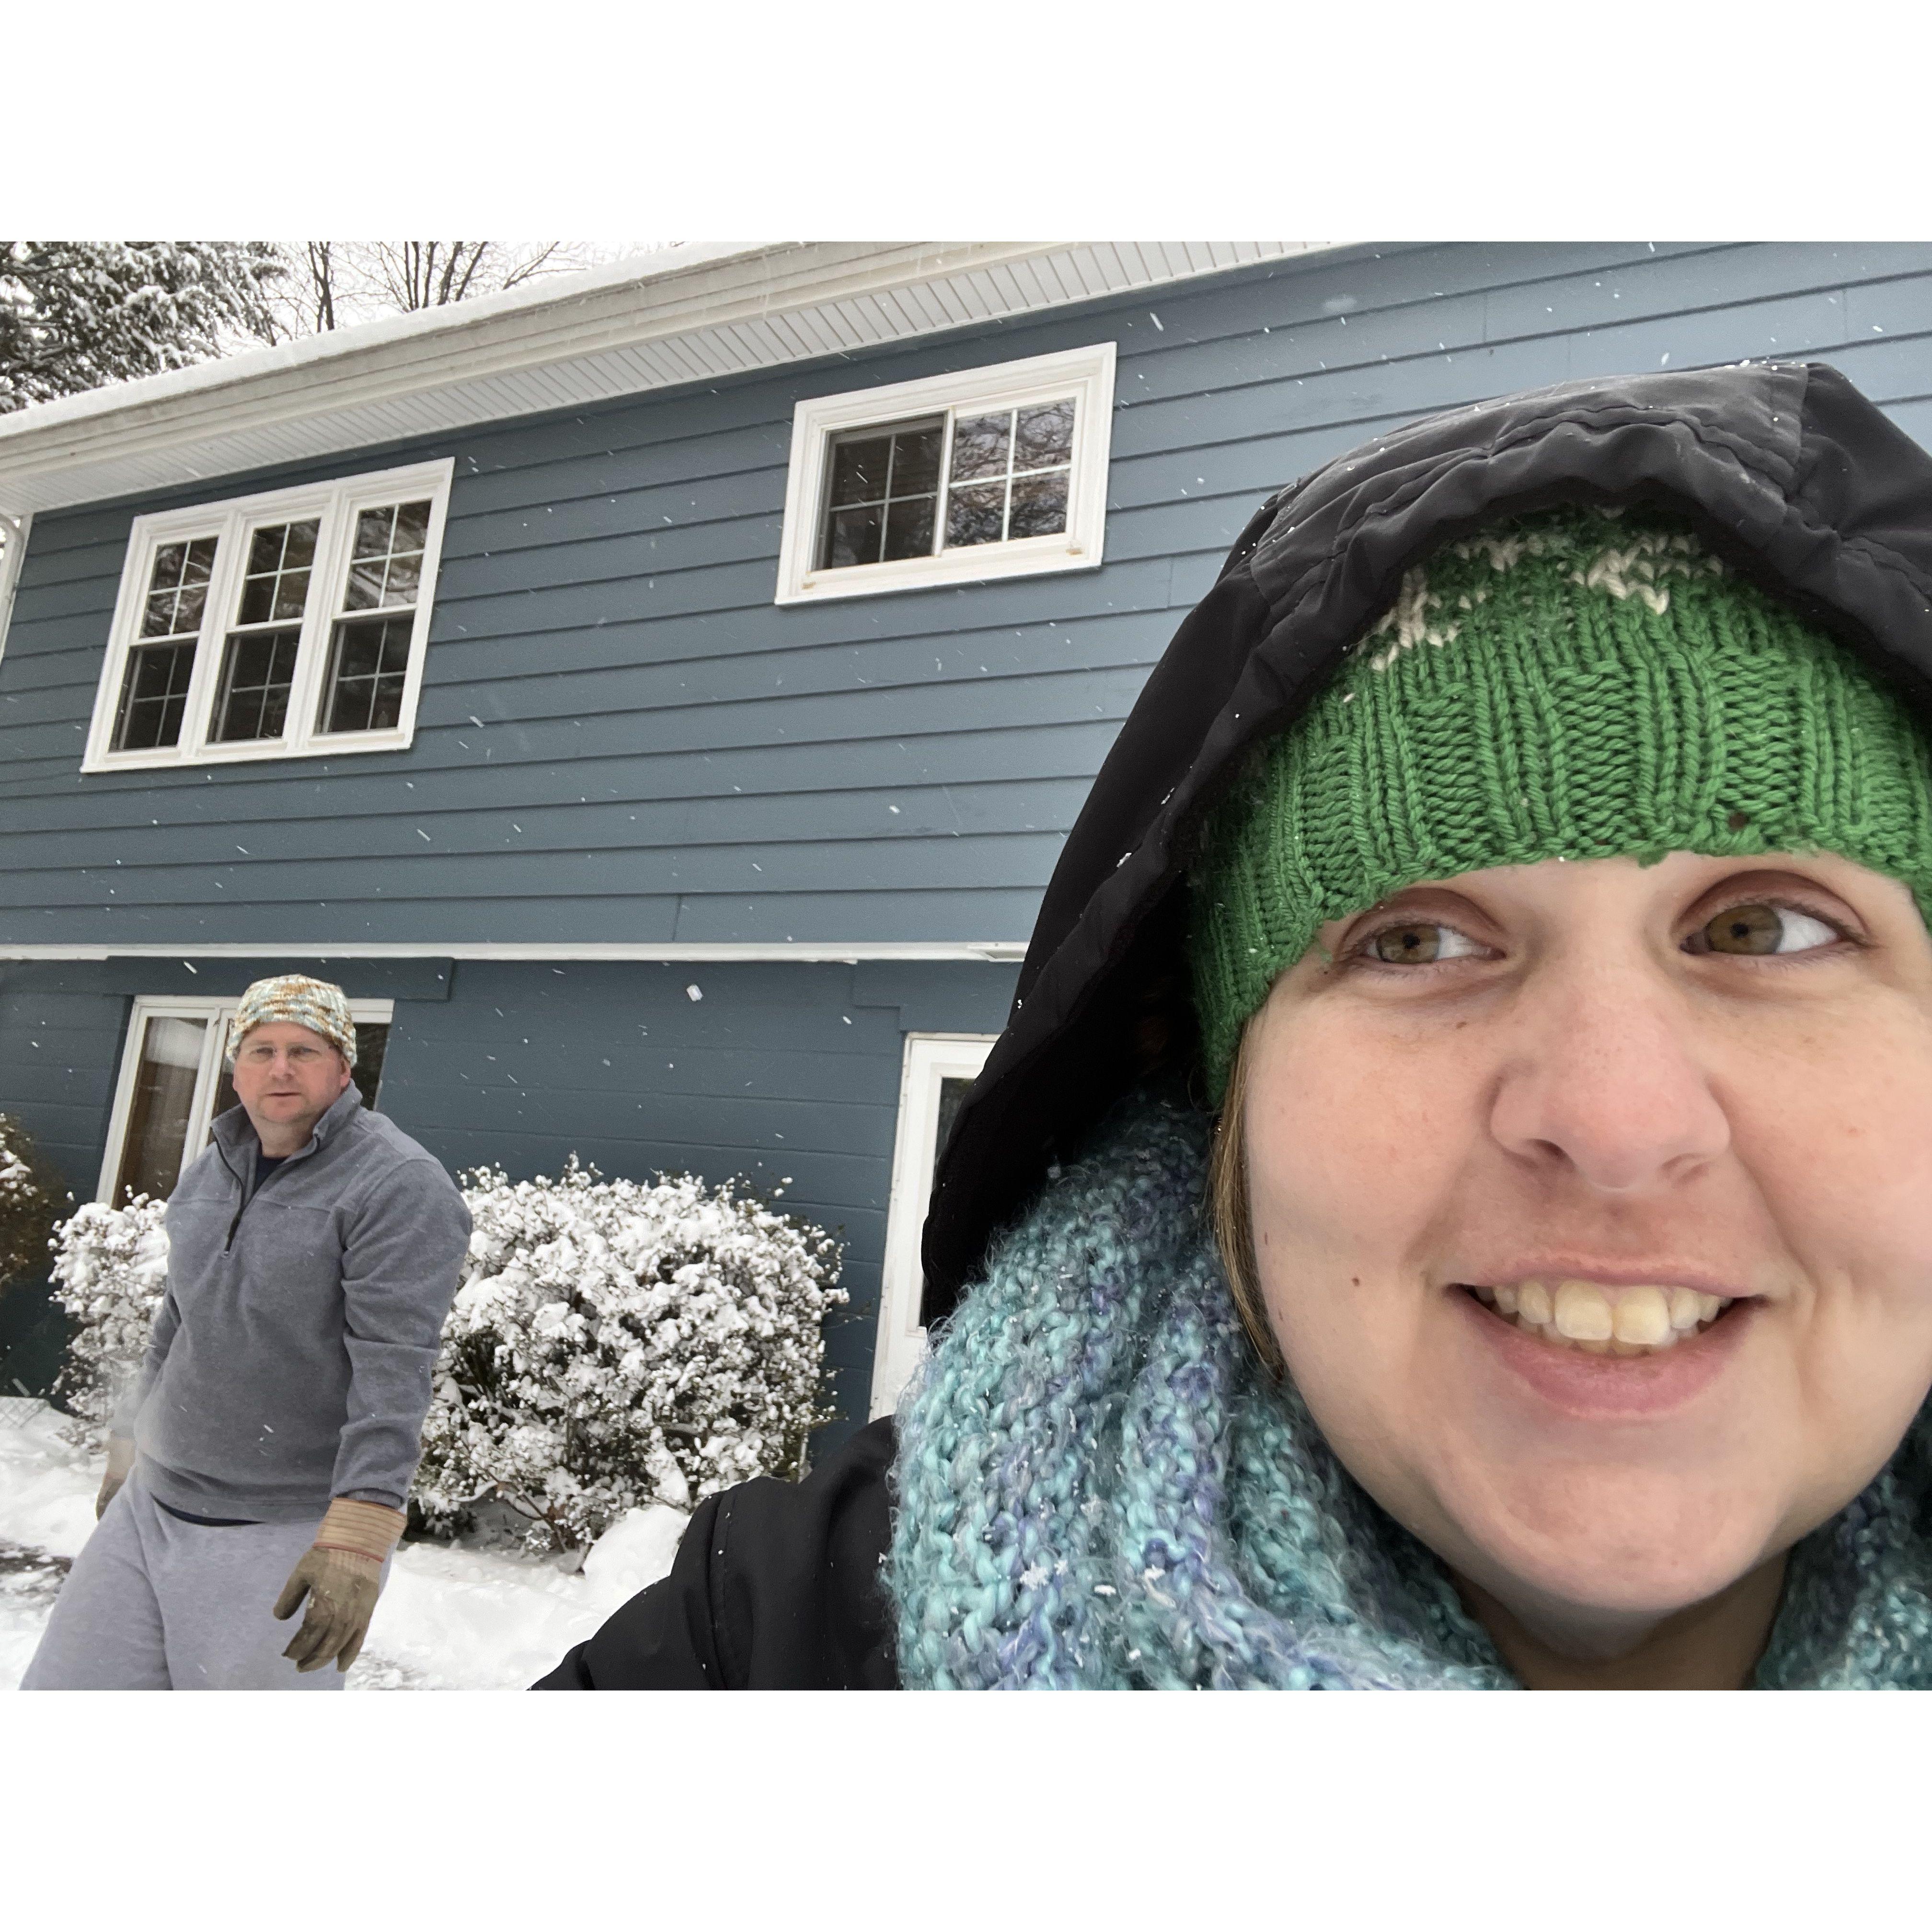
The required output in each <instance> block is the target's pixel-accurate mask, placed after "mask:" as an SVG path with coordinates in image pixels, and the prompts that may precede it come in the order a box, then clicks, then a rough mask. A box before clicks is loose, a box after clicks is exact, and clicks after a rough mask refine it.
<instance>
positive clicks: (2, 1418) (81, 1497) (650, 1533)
mask: <svg viewBox="0 0 1932 1932" xmlns="http://www.w3.org/2000/svg"><path fill="white" fill-rule="evenodd" d="M61 1421H62V1418H61V1417H60V1416H59V1415H57V1414H56V1413H55V1412H54V1411H53V1410H52V1409H50V1408H49V1407H48V1406H47V1405H46V1403H42V1402H34V1401H30V1400H24V1399H20V1398H13V1397H9V1398H7V1399H6V1400H4V1401H0V1691H13V1690H17V1689H18V1688H20V1679H21V1677H22V1676H23V1674H24V1673H25V1672H26V1668H27V1663H28V1659H29V1658H31V1656H32V1655H33V1654H34V1646H35V1645H36V1644H37V1643H39V1642H40V1632H41V1631H42V1630H43V1629H44V1628H46V1621H47V1618H48V1616H49V1614H50V1613H51V1612H52V1609H53V1603H54V1598H55V1595H57V1594H58V1591H59V1589H60V1584H61V1580H62V1578H63V1577H65V1574H66V1572H67V1568H68V1565H69V1564H70V1563H71V1562H72V1561H73V1559H74V1556H75V1555H76V1553H77V1552H78V1551H79V1550H80V1546H81V1545H82V1544H83V1543H84V1542H86V1540H87V1535H88V1532H89V1531H90V1530H92V1529H93V1527H94V1496H95V1491H96V1490H98V1489H99V1488H100V1487H101V1472H102V1470H103V1469H104V1467H105V1459H104V1457H100V1456H91V1455H89V1454H87V1453H86V1451H83V1450H80V1449H76V1448H73V1447H72V1446H71V1445H69V1444H68V1443H66V1442H62V1440H61V1439H60V1436H59V1435H58V1433H57V1430H58V1425H59V1424H60V1422H61ZM687 1520H688V1519H687V1518H686V1517H685V1515H684V1514H683V1513H682V1511H678V1510H673V1509H670V1508H665V1507H664V1506H663V1505H658V1506H656V1507H655V1508H651V1509H643V1510H632V1511H631V1512H630V1514H628V1516H626V1517H623V1518H622V1520H620V1521H619V1522H618V1523H615V1524H613V1526H612V1527H611V1528H610V1529H609V1530H608V1531H607V1532H605V1534H604V1536H603V1538H601V1540H600V1541H598V1543H597V1544H596V1545H595V1547H594V1548H592V1550H591V1551H590V1553H589V1555H588V1556H586V1558H585V1559H584V1562H583V1571H582V1572H581V1574H577V1575H570V1574H566V1573H565V1571H563V1570H562V1569H561V1568H559V1567H558V1566H557V1565H556V1564H554V1563H550V1562H538V1561H534V1560H532V1559H529V1558H525V1557H518V1556H508V1555H505V1554H504V1553H501V1552H499V1551H497V1550H483V1549H468V1548H464V1547H462V1546H460V1545H455V1546H452V1545H448V1544H434V1543H411V1544H404V1546H403V1547H401V1549H400V1550H398V1551H397V1552H396V1557H395V1563H394V1564H393V1565H392V1567H391V1569H390V1572H389V1587H388V1588H387V1589H385V1590H384V1592H383V1597H382V1601H380V1603H379V1604H377V1607H376V1615H375V1617H374V1619H373V1621H372V1622H371V1624H370V1626H369V1637H368V1643H366V1644H365V1646H364V1647H363V1651H362V1655H361V1656H360V1657H359V1658H357V1659H356V1663H355V1664H354V1666H353V1667H352V1668H351V1670H350V1673H349V1683H348V1687H347V1688H349V1689H350V1690H351V1691H520V1690H523V1688H526V1686H527V1685H529V1684H531V1683H532V1682H535V1679H538V1678H539V1677H541V1676H543V1675H544V1673H545V1672H546V1671H547V1670H550V1669H551V1667H553V1665H555V1664H556V1662H557V1661H558V1659H559V1658H561V1657H562V1655H563V1653H564V1652H565V1651H566V1650H568V1649H569V1648H570V1646H571V1645H572V1644H574V1643H581V1642H582V1641H583V1640H584V1638H586V1637H588V1636H589V1635H590V1634H591V1633H592V1631H595V1629H596V1628H597V1627H598V1625H599V1624H601V1622H603V1621H604V1619H605V1618H606V1617H607V1616H609V1615H610V1613H611V1612H612V1611H613V1610H616V1608H617V1607H618V1606H619V1604H622V1602H623V1601H625V1598H628V1597H631V1596H634V1595H636V1594H637V1592H638V1591H640V1590H641V1589H643V1588H644V1587H645V1586H646V1584H649V1583H655V1582H656V1581H657V1580H658V1578H659V1577H661V1576H663V1575H664V1574H665V1573H666V1572H667V1571H669V1569H670V1563H671V1556H672V1553H673V1551H674V1550H676V1547H677V1539H678V1538H679V1535H681V1534H682V1532H683V1529H684V1526H685V1522H686V1521H687ZM290 1628H293V1623H291V1625H290Z"/></svg>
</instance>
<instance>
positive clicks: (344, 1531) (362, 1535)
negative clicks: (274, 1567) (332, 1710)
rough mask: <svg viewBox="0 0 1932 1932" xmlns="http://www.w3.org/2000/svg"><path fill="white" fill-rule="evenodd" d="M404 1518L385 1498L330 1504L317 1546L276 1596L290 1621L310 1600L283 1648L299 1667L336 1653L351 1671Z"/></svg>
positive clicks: (316, 1665)
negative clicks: (300, 1626) (306, 1610)
mask: <svg viewBox="0 0 1932 1932" xmlns="http://www.w3.org/2000/svg"><path fill="white" fill-rule="evenodd" d="M404 1520H405V1519H404V1515H403V1512H402V1511H401V1510H394V1509H388V1508H384V1506H383V1505H382V1504H380V1503H359V1502H350V1500H349V1499H347V1497H344V1496H338V1497H337V1498H336V1499H335V1502H332V1503H331V1504H330V1505H329V1514H327V1515H326V1517H323V1520H322V1527H321V1529H319V1530H317V1532H316V1537H315V1542H314V1546H313V1547H311V1549H310V1550H308V1553H307V1554H306V1555H305V1556H303V1558H302V1561H301V1562H299V1563H298V1564H297V1565H296V1567H295V1568H294V1569H293V1570H292V1571H290V1573H289V1580H288V1582H287V1583H286V1584H284V1586H283V1588H282V1594H281V1596H279V1597H278V1598H276V1600H275V1615H276V1616H278V1617H279V1618H281V1619H282V1620H283V1621H284V1622H287V1619H290V1617H292V1616H294V1615H295V1613H296V1608H297V1607H298V1606H299V1604H301V1602H302V1599H303V1598H305V1597H306V1598H308V1613H307V1614H306V1615H305V1616H304V1617H303V1619H302V1628H301V1629H300V1630H299V1631H296V1634H295V1635H294V1636H293V1637H291V1638H290V1640H289V1647H288V1649H286V1650H285V1651H284V1652H282V1655H284V1657H286V1658H288V1659H289V1661H290V1662H291V1663H292V1664H294V1666H295V1667H296V1669H297V1670H302V1671H309V1670H320V1669H321V1668H322V1667H323V1665H324V1664H326V1663H328V1662H329V1660H330V1658H334V1659H335V1667H336V1669H337V1670H347V1669H348V1668H349V1667H350V1665H351V1664H353V1663H354V1662H355V1661H356V1658H358V1657H359V1655H361V1654H362V1640H363V1639H364V1638H365V1637H367V1636H368V1634H369V1619H370V1618H371V1616H374V1614H375V1610H376V1599H377V1597H379V1596H380V1595H381V1594H382V1589H383V1561H384V1559H386V1557H387V1556H389V1552H390V1551H391V1550H393V1549H394V1548H395V1547H396V1542H397V1539H398V1538H400V1537H401V1535H402V1533H403V1524H404Z"/></svg>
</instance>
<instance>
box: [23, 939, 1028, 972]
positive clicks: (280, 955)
mask: <svg viewBox="0 0 1932 1932" xmlns="http://www.w3.org/2000/svg"><path fill="white" fill-rule="evenodd" d="M1026 947H1027V943H1026V941H1025V940H1023V939H987V940H960V941H922V940H909V941H899V940H868V939H860V940H847V941H842V942H833V941H818V940H801V941H796V942H795V943H794V942H793V941H781V942H774V943H772V944H769V945H766V944H760V943H758V942H757V941H746V942H745V943H744V944H733V942H731V941H715V942H705V941H696V940H692V941H685V942H682V943H680V942H678V941H664V942H661V943H660V944H655V945H651V944H643V945H636V946H633V945H631V944H627V943H625V942H621V941H619V942H614V943H611V944H604V943H601V942H595V941H592V942H586V943H583V944H571V942H569V941H560V942H559V943H556V944H529V945H524V944H519V943H518V942H517V941H513V940H512V941H496V940H492V941H455V942H453V943H452V944H447V945H439V944H435V943H434V942H433V941H432V942H428V943H424V944H417V943H416V942H414V941H407V942H401V943H392V942H387V941H356V940H349V941H344V942H343V943H342V944H332V943H330V942H329V941H309V940H272V939H263V940H248V941H230V942H225V943H223V944H220V945H190V946H157V945H151V944H146V943H145V942H144V943H142V944H139V945H131V946H38V945H34V946H29V945H10V944H7V943H6V942H5V941H0V960H16V961H28V960H35V959H49V960H88V959H497V960H504V959H507V960H523V959H528V960H549V961H553V962H556V961H571V960H574V961H577V962H589V961H593V960H616V961H622V962H637V963H638V964H640V965H657V964H670V963H679V962H689V963H703V962H712V963H714V964H724V963H728V962H730V961H733V960H772V961H784V960H789V961H792V962H795V963H797V964H799V965H814V964H826V963H835V964H838V965H847V966H851V965H857V964H858V962H859V961H860V960H862V959H900V960H961V959H964V960H972V959H980V960H985V961H987V962H991V963H994V964H1012V965H1017V964H1018V963H1019V962H1020V961H1021V960H1022V959H1025V957H1026Z"/></svg>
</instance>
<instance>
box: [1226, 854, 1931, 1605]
mask: <svg viewBox="0 0 1932 1932" xmlns="http://www.w3.org/2000/svg"><path fill="white" fill-rule="evenodd" d="M1245 1051H1246V1052H1247V1055H1248V1061H1247V1108H1246V1117H1245V1130H1246V1134H1247V1157H1248V1184H1249V1190H1250V1205H1251V1209H1252V1214H1253V1230H1254V1240H1255V1255H1256V1268H1257V1274H1258V1277H1259V1283H1260V1285H1261V1288H1262V1293H1263V1295H1264V1297H1265V1301H1266V1304H1267V1307H1268V1314H1269V1318H1270V1320H1271V1323H1272V1325H1273V1327H1274V1331H1275V1334H1276V1335H1277V1338H1278V1339H1279V1340H1280V1344H1281V1347H1282V1351H1283V1355H1285V1357H1286V1360H1287V1362H1288V1364H1289V1369H1290V1371H1291V1372H1292V1374H1293V1376H1294V1378H1295V1382H1296V1384H1297V1385H1298V1387H1299V1388H1300V1389H1301V1391H1302V1392H1303V1394H1304V1396H1305V1397H1306V1398H1307V1402H1308V1403H1309V1406H1310V1409H1311V1410H1312V1411H1313V1413H1314V1415H1315V1417H1316V1420H1317V1421H1318V1422H1319V1424H1321V1426H1322V1430H1323V1431H1324V1433H1325V1434H1326V1436H1328V1439H1329V1441H1330V1442H1331V1443H1332V1444H1333V1445H1334V1448H1335V1449H1336V1451H1337V1453H1338V1454H1340V1456H1341V1457H1342V1459H1343V1462H1344V1463H1346V1465H1347V1466H1348V1467H1349V1469H1350V1470H1351V1471H1352V1472H1353V1473H1354V1475H1355V1476H1356V1478H1357V1479H1358V1481H1361V1484H1363V1486H1364V1487H1365V1488H1366V1489H1367V1490H1368V1491H1369V1492H1370V1494H1371V1495H1373V1496H1374V1497H1375V1498H1376V1500H1377V1501H1378V1502H1380V1503H1381V1504H1382V1506H1383V1507H1384V1508H1385V1509H1387V1510H1388V1511H1389V1512H1390V1514H1391V1515H1393V1516H1394V1517H1396V1518H1397V1520H1400V1522H1402V1523H1404V1524H1406V1526H1408V1527H1409V1529H1411V1530H1412V1531H1413V1532H1415V1534H1416V1535H1418V1536H1419V1537H1420V1538H1421V1539H1422V1540H1423V1541H1424V1542H1425V1543H1427V1544H1428V1545H1429V1546H1430V1547H1431V1548H1432V1549H1433V1550H1435V1551H1436V1553H1437V1554H1438V1555H1439V1556H1442V1558H1443V1559H1445V1562H1448V1564H1449V1565H1451V1568H1453V1569H1454V1570H1455V1571H1458V1572H1459V1573H1460V1574H1462V1575H1463V1576H1465V1577H1467V1578H1469V1580H1472V1581H1473V1582H1474V1583H1477V1584H1478V1585H1479V1586H1481V1587H1482V1588H1483V1589H1486V1590H1487V1591H1489V1592H1490V1593H1491V1594H1493V1595H1494V1596H1496V1598H1499V1600H1500V1601H1502V1603H1503V1604H1505V1605H1506V1606H1507V1607H1509V1608H1510V1609H1511V1610H1512V1611H1514V1613H1516V1614H1517V1616H1520V1617H1521V1618H1522V1619H1523V1620H1524V1621H1525V1622H1526V1623H1528V1624H1529V1625H1531V1626H1532V1628H1537V1627H1539V1626H1540V1627H1541V1628H1544V1629H1546V1630H1552V1631H1555V1630H1560V1629H1561V1628H1563V1627H1564V1626H1565V1624H1566V1622H1572V1623H1574V1622H1575V1621H1576V1620H1577V1619H1582V1620H1583V1622H1584V1623H1586V1624H1587V1623H1588V1622H1589V1620H1590V1619H1593V1618H1595V1619H1600V1620H1601V1625H1602V1627H1603V1628H1604V1629H1605V1630H1607V1631H1608V1630H1612V1629H1613V1628H1616V1626H1618V1625H1619V1624H1622V1623H1624V1622H1627V1621H1628V1620H1631V1619H1635V1620H1637V1621H1639V1622H1641V1621H1642V1620H1644V1619H1653V1618H1657V1617H1661V1616H1664V1615H1667V1614H1669V1613H1672V1612H1673V1611H1676V1610H1680V1609H1683V1608H1685V1607H1688V1606H1690V1605H1692V1604H1697V1603H1701V1602H1703V1601H1704V1600H1706V1598H1709V1597H1711V1596H1712V1595H1715V1593H1716V1592H1718V1591H1720V1590H1721V1589H1724V1587H1725V1586H1727V1585H1728V1584H1730V1583H1733V1582H1735V1581H1736V1580H1738V1579H1739V1578H1740V1577H1743V1576H1745V1574H1747V1573H1748V1572H1749V1571H1752V1570H1753V1569H1754V1568H1757V1566H1758V1565H1760V1564H1761V1563H1763V1562H1764V1561H1765V1560H1766V1559H1768V1558H1769V1557H1772V1556H1775V1555H1776V1554H1777V1553H1778V1552H1780V1551H1781V1550H1784V1549H1787V1548H1788V1547H1790V1545H1791V1544H1793V1542H1795V1541H1796V1540H1797V1539H1798V1538H1799V1537H1801V1536H1802V1535H1805V1533H1806V1532H1808V1531H1809V1530H1811V1529H1814V1528H1815V1527H1817V1525H1818V1524H1820V1523H1822V1522H1823V1521H1824V1520H1826V1518H1827V1517H1830V1516H1831V1515H1832V1514H1834V1513H1835V1511H1838V1509H1839V1508H1841V1507H1842V1506H1843V1505H1844V1504H1845V1503H1846V1502H1848V1501H1849V1499H1851V1498H1852V1496H1855V1494H1856V1493H1858V1490H1860V1489H1861V1488H1862V1487H1864V1484H1866V1483H1867V1481H1869V1480H1870V1478H1871V1477H1872V1476H1873V1474H1874V1473H1875V1472H1876V1471H1877V1469H1879V1467H1880V1466H1881V1465H1882V1463H1884V1462H1885V1460H1886V1459H1887V1458H1888V1457H1889V1456H1890V1455H1891V1452H1892V1451H1893V1450H1894V1448H1896V1447H1897V1443H1898V1442H1899V1439H1900V1436H1902V1435H1903V1433H1904V1431H1905V1429H1906V1426H1907V1425H1908V1424H1909V1422H1910V1421H1911V1419H1912V1415H1913V1413H1914V1412H1915V1410H1916V1409H1917V1408H1918V1405H1919V1403H1920V1402H1921V1399H1922V1398H1923V1397H1924V1395H1925V1394H1926V1391H1927V1386H1928V1385H1932V941H1928V938H1927V933H1926V930H1925V928H1924V925H1923V924H1922V923H1921V920H1920V919H1919V916H1918V912H1917V910H1916V909H1915V907H1914V905H1913V904H1912V899H1911V897H1910V895H1909V894H1908V893H1907V892H1906V890H1905V889H1904V888H1903V886H1899V885H1897V884H1896V883H1894V882H1893V881H1891V880H1888V879H1885V878H1883V877H1880V876H1879V875H1878V874H1876V873H1873V872H1870V871H1866V870H1865V869H1864V868H1863V867H1861V866H1858V865H1853V864H1852V863H1851V862H1849V861H1848V860H1845V859H1837V858H1832V857H1823V856H1818V857H1814V856H1784V855H1778V856H1774V857H1771V858H1766V859H1751V860H1745V861H1742V862H1741V861H1739V860H1737V859H1706V858H1700V857H1697V856H1693V855H1691V854H1690V853H1673V855H1671V856H1670V857H1669V858H1668V859H1665V860H1664V862H1662V863H1661V864H1658V865H1652V866H1649V867H1647V868H1646V867H1643V866H1640V865H1638V864H1637V862H1636V861H1635V860H1634V859H1601V860H1595V861H1591V862H1567V863H1566V862H1562V861H1559V860H1554V859H1552V860H1549V861H1547V862H1544V863H1542V864H1540V865H1528V866H1515V867H1508V868H1499V869H1497V870H1494V871H1481V872H1472V873H1466V874H1462V875H1460V876H1459V877H1454V878H1451V879H1447V880H1442V881H1440V882H1438V883H1433V884H1430V885H1426V886H1416V887H1414V888H1412V889H1409V890H1408V891H1406V892H1401V893H1400V894H1398V895H1395V896H1394V897H1393V898H1390V899H1388V901H1385V902H1384V904H1382V905H1380V906H1379V907H1376V908H1375V909H1374V910H1372V911H1370V912H1366V913H1361V914H1360V915H1358V916H1356V917H1354V918H1352V919H1343V920H1340V921H1337V922H1335V923H1334V925H1332V926H1328V927H1325V928H1324V929H1323V930H1322V933H1321V935H1320V936H1319V941H1318V943H1317V944H1316V946H1315V947H1313V949H1311V950H1310V953H1308V955H1307V956H1306V957H1305V958H1304V959H1302V960H1301V961H1300V962H1299V963H1298V964H1297V965H1295V967H1293V968H1292V969H1290V970H1289V971H1288V972H1286V973H1285V974H1283V975H1282V977H1280V980H1277V982H1276V984H1275V986H1274V990H1273V992H1271V995H1270V996H1269V998H1268V1002H1267V1004H1266V1005H1265V1006H1264V1007H1262V1010H1261V1011H1260V1013H1259V1014H1258V1015H1257V1016H1256V1018H1255V1019H1254V1020H1253V1022H1251V1023H1250V1028H1249V1036H1248V1040H1247V1046H1246V1049H1245ZM1700 1297H1701V1298H1703V1299H1701V1300H1700V1299H1697V1298H1700ZM1712 1298H1715V1301H1714V1300H1713V1299H1712ZM1512 1307H1514V1311H1515V1313H1514V1316H1512V1315H1511V1313H1509V1312H1508V1311H1509V1310H1511V1308H1512ZM1714 1307H1715V1309H1717V1310H1718V1313H1716V1316H1715V1319H1711V1318H1712V1310H1713V1309H1714ZM1532 1324H1533V1325H1534V1326H1532ZM1552 1331H1556V1332H1555V1333H1553V1332H1552ZM1565 1331H1567V1334H1566V1333H1565Z"/></svg>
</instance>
